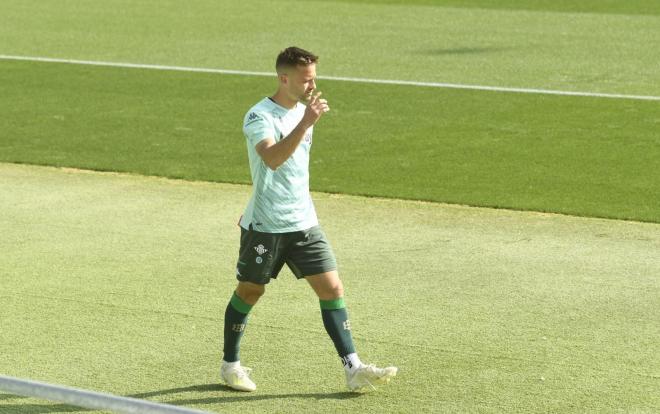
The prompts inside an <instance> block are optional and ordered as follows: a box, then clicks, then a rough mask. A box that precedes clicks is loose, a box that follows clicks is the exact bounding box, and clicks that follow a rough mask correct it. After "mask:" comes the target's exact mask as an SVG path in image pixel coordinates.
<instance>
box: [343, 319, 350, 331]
mask: <svg viewBox="0 0 660 414" xmlns="http://www.w3.org/2000/svg"><path fill="white" fill-rule="evenodd" d="M344 330H345V331H350V330H351V321H349V320H348V319H346V320H345V321H344Z"/></svg>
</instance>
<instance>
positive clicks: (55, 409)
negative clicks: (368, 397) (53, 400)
mask: <svg viewBox="0 0 660 414" xmlns="http://www.w3.org/2000/svg"><path fill="white" fill-rule="evenodd" d="M188 392H195V393H216V392H221V394H215V395H213V396H203V397H199V398H183V399H167V398H165V399H163V401H162V402H163V403H165V404H171V405H177V406H191V405H204V404H225V403H233V402H240V401H262V400H279V399H287V398H308V399H314V400H346V399H350V398H357V397H359V396H360V394H357V393H353V392H335V393H326V394H324V393H310V394H305V393H296V394H259V393H245V392H240V391H235V390H233V389H231V388H229V387H227V386H225V385H221V384H201V385H191V386H189V387H179V388H168V389H164V390H158V391H149V392H143V393H139V394H132V395H127V397H131V398H140V399H150V398H151V397H160V396H174V395H176V394H180V393H188ZM19 398H23V397H19V396H14V395H9V394H0V400H11V399H19ZM0 408H2V409H3V410H4V409H7V410H8V411H9V412H26V413H30V414H51V413H73V412H84V411H96V410H87V409H85V408H80V407H74V406H72V405H68V404H20V403H16V404H4V403H3V404H2V406H0ZM12 409H13V410H14V411H12Z"/></svg>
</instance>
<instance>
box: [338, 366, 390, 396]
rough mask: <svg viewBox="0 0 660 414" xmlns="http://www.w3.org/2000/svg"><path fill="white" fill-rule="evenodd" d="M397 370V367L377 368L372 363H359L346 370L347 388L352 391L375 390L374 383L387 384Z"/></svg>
mask: <svg viewBox="0 0 660 414" xmlns="http://www.w3.org/2000/svg"><path fill="white" fill-rule="evenodd" d="M398 371H399V369H398V368H397V367H386V368H378V367H376V366H374V365H364V364H362V365H360V366H359V367H357V368H355V369H352V370H349V371H346V383H347V384H348V389H349V390H351V391H353V392H368V391H372V390H375V389H376V387H374V385H378V384H387V383H388V382H390V380H391V379H392V378H393V377H395V376H396V373H397V372H398Z"/></svg>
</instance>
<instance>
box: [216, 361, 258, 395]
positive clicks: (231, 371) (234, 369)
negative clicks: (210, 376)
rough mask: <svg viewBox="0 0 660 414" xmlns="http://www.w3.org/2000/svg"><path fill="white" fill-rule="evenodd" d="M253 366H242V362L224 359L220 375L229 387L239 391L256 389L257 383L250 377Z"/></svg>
mask: <svg viewBox="0 0 660 414" xmlns="http://www.w3.org/2000/svg"><path fill="white" fill-rule="evenodd" d="M250 372H252V369H251V368H248V367H243V366H241V364H240V362H232V363H230V362H225V361H222V367H221V368H220V376H221V377H222V380H223V381H224V382H225V384H227V386H228V387H230V388H233V389H235V390H238V391H248V392H251V391H255V390H256V389H257V385H256V384H255V383H254V382H253V381H252V380H251V379H250Z"/></svg>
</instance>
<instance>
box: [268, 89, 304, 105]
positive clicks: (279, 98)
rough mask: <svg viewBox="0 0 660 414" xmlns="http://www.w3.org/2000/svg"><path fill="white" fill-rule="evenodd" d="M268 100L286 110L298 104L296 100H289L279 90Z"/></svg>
mask: <svg viewBox="0 0 660 414" xmlns="http://www.w3.org/2000/svg"><path fill="white" fill-rule="evenodd" d="M270 99H272V100H273V101H275V103H276V104H278V105H279V106H282V107H284V108H287V109H293V108H295V107H296V104H298V101H297V100H294V99H291V98H290V97H289V96H288V95H287V94H286V93H284V92H283V91H281V90H278V91H277V92H276V93H275V95H273V96H271V97H270Z"/></svg>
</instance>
